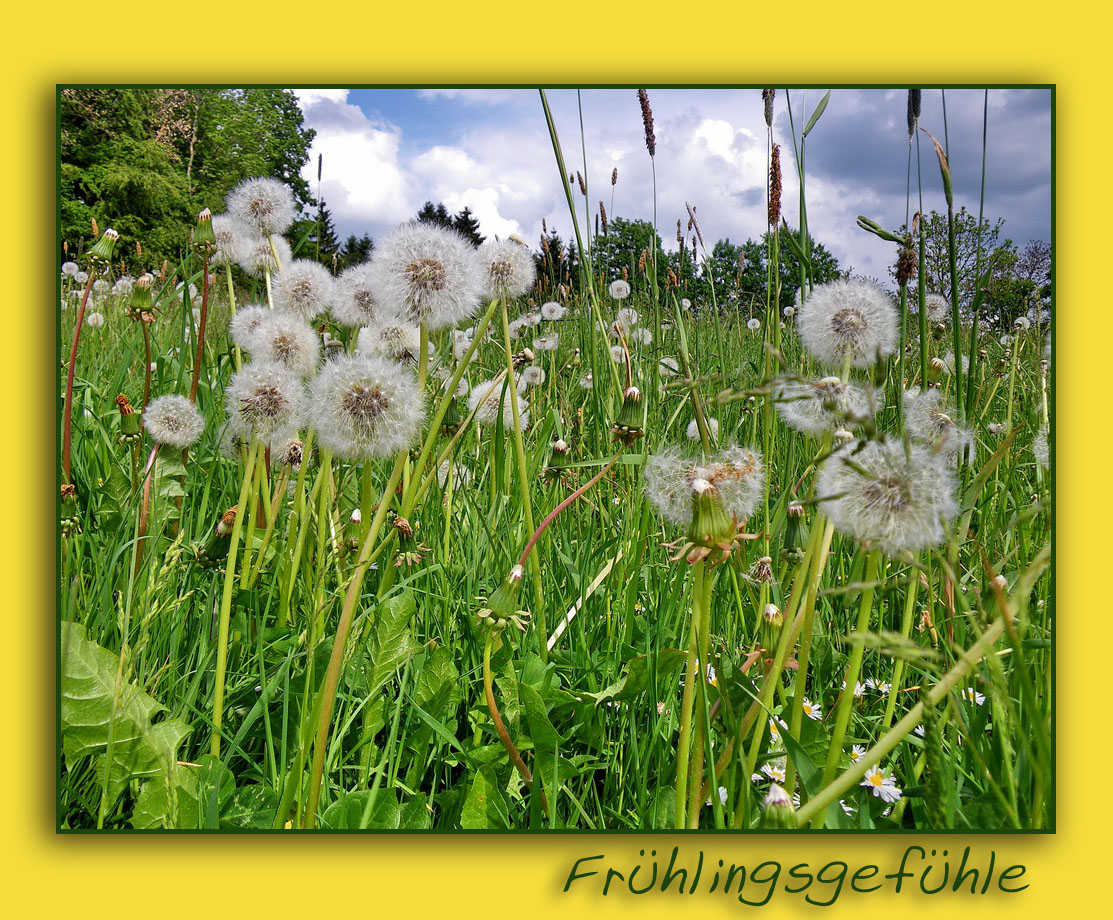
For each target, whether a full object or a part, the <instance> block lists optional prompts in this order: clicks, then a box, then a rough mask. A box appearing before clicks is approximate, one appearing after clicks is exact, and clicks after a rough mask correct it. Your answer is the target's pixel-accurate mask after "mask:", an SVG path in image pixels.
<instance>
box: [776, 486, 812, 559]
mask: <svg viewBox="0 0 1113 920" xmlns="http://www.w3.org/2000/svg"><path fill="white" fill-rule="evenodd" d="M807 542H808V523H807V521H806V520H805V518H804V506H803V504H801V503H800V502H798V501H791V502H789V503H788V507H787V508H786V509H785V541H784V545H783V546H782V547H781V556H782V557H783V558H784V559H786V560H788V561H791V562H799V561H800V560H801V559H803V558H804V546H805V545H806V544H807Z"/></svg>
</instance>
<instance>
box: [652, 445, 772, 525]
mask: <svg viewBox="0 0 1113 920" xmlns="http://www.w3.org/2000/svg"><path fill="white" fill-rule="evenodd" d="M764 481H765V467H764V465H763V463H762V460H761V455H760V454H758V453H757V452H755V451H752V450H749V449H747V448H744V447H737V446H735V445H730V446H728V447H726V448H724V449H723V450H721V451H719V452H718V453H716V454H713V455H712V456H710V457H708V458H707V459H706V460H702V459H700V458H698V457H691V456H688V455H686V454H683V453H681V452H680V451H677V450H675V449H666V450H665V451H662V452H661V453H659V454H655V455H653V456H651V457H650V458H649V460H648V461H647V462H646V465H645V488H646V494H647V495H648V496H649V500H650V501H651V502H652V503H653V504H654V506H656V508H657V510H658V511H659V512H660V514H661V516H662V517H663V518H664V519H665V520H666V521H668V522H670V523H672V524H676V525H680V526H686V525H689V524H691V523H692V517H693V511H694V507H695V505H694V502H693V497H694V495H695V494H696V491H697V490H698V489H707V488H710V489H712V490H714V492H715V494H716V496H717V497H718V498H719V500H720V501H721V503H722V507H723V510H724V511H725V512H726V513H727V515H728V516H730V517H732V518H733V519H734V520H736V521H744V520H746V519H747V518H748V517H749V516H750V515H751V514H752V513H753V511H754V509H755V508H756V507H757V505H758V502H759V500H760V498H761V496H762V488H763V485H764Z"/></svg>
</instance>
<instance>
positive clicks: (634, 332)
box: [630, 326, 653, 345]
mask: <svg viewBox="0 0 1113 920" xmlns="http://www.w3.org/2000/svg"><path fill="white" fill-rule="evenodd" d="M630 341H631V342H633V343H634V344H636V345H652V344H653V333H652V332H650V331H649V330H648V329H646V328H645V327H644V326H639V327H638V328H637V329H631V330H630Z"/></svg>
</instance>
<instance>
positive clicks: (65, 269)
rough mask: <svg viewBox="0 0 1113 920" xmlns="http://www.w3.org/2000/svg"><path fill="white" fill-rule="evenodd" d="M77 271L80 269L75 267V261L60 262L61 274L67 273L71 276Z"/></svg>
mask: <svg viewBox="0 0 1113 920" xmlns="http://www.w3.org/2000/svg"><path fill="white" fill-rule="evenodd" d="M78 271H80V269H79V268H78V267H77V263H76V262H63V263H62V274H63V275H69V276H70V277H71V278H72V277H73V276H74V275H76V274H77V273H78Z"/></svg>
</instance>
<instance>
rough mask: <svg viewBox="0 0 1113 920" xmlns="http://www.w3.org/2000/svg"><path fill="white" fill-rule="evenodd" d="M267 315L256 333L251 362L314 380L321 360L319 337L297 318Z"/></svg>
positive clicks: (282, 314) (285, 315)
mask: <svg viewBox="0 0 1113 920" xmlns="http://www.w3.org/2000/svg"><path fill="white" fill-rule="evenodd" d="M267 312H268V313H269V315H268V316H265V317H263V319H262V321H261V322H260V323H259V324H258V326H257V327H256V329H255V333H254V336H253V341H254V343H255V347H254V349H249V350H250V351H251V356H252V358H254V359H255V360H256V361H262V362H264V363H267V364H278V365H281V366H282V367H284V368H286V370H288V371H291V372H292V373H294V374H296V375H297V376H298V377H301V378H305V377H309V376H312V374H313V372H314V371H315V370H316V369H317V363H318V361H320V358H321V340H320V339H319V338H318V337H317V333H316V332H315V331H314V330H313V328H312V327H311V326H309V325H307V324H306V323H305V322H304V321H303V320H301V319H299V318H298V317H297V316H293V315H291V314H288V313H278V312H274V311H267Z"/></svg>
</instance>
